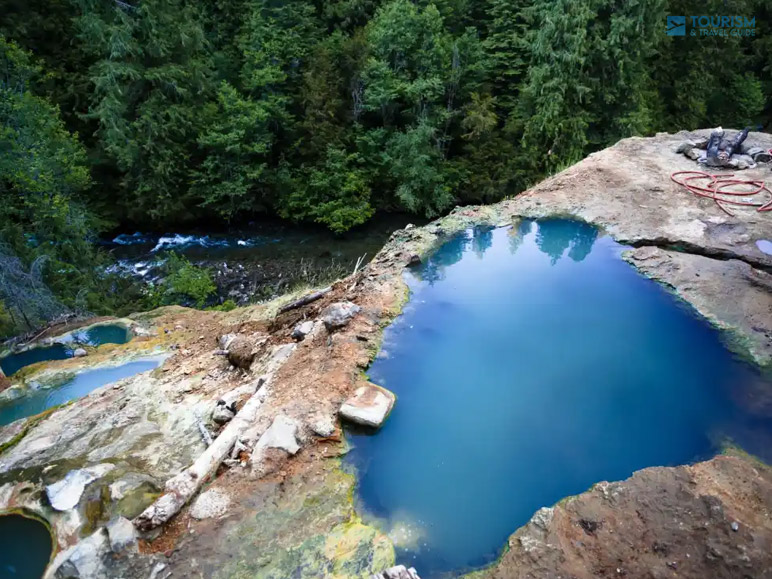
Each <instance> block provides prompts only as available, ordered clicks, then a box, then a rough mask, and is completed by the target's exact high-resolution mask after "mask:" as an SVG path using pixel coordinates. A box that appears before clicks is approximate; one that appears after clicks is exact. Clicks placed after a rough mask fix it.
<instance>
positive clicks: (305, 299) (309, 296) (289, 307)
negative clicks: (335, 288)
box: [279, 287, 332, 314]
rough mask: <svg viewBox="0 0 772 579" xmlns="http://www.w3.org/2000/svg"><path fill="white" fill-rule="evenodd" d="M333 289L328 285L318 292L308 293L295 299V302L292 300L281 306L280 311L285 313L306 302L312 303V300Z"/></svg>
mask: <svg viewBox="0 0 772 579" xmlns="http://www.w3.org/2000/svg"><path fill="white" fill-rule="evenodd" d="M331 291H332V287H326V288H324V289H321V290H319V291H318V292H313V293H310V294H307V295H304V296H303V297H302V298H300V299H299V300H295V301H294V302H290V303H288V304H286V305H284V306H282V307H280V308H279V313H280V314H283V313H284V312H288V311H290V310H294V309H297V308H301V307H303V306H305V305H306V304H310V303H311V302H315V301H316V300H318V299H319V298H321V297H324V296H325V295H326V294H328V293H330V292H331Z"/></svg>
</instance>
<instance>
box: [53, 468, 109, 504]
mask: <svg viewBox="0 0 772 579" xmlns="http://www.w3.org/2000/svg"><path fill="white" fill-rule="evenodd" d="M114 468H115V465H112V464H98V465H96V466H92V467H90V468H84V469H78V470H71V471H70V472H68V473H67V475H66V476H65V477H64V478H63V479H62V480H60V481H58V482H55V483H53V484H50V485H48V486H47V487H46V495H47V496H48V501H49V502H50V503H51V506H52V507H53V508H54V509H56V510H57V511H69V510H70V509H72V508H74V507H75V506H77V504H78V503H79V502H80V497H81V495H82V494H83V491H84V490H85V489H86V486H87V485H88V484H90V483H92V482H94V481H95V480H97V479H98V478H101V477H103V476H104V475H105V474H107V473H108V472H110V471H111V470H112V469H114Z"/></svg>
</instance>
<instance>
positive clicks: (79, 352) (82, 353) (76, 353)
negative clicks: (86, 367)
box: [72, 348, 88, 358]
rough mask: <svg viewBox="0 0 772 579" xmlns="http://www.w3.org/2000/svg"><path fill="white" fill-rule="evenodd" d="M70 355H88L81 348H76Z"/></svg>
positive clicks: (81, 356) (79, 356) (82, 356)
mask: <svg viewBox="0 0 772 579" xmlns="http://www.w3.org/2000/svg"><path fill="white" fill-rule="evenodd" d="M72 355H73V356H75V357H76V358H85V357H86V356H88V352H86V350H84V349H83V348H77V349H76V350H75V351H74V352H73V353H72Z"/></svg>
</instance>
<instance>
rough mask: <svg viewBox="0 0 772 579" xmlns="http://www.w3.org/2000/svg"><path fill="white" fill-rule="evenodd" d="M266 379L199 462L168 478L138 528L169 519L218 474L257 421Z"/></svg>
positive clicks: (198, 459)
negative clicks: (242, 436)
mask: <svg viewBox="0 0 772 579" xmlns="http://www.w3.org/2000/svg"><path fill="white" fill-rule="evenodd" d="M265 382H266V379H265V378H264V377H261V378H260V379H259V380H258V383H257V388H255V393H254V394H252V397H251V398H250V399H249V400H247V403H246V404H245V405H244V407H243V408H242V409H241V410H240V411H239V413H238V414H237V415H236V416H235V417H234V419H233V420H231V421H230V422H229V423H228V426H226V427H225V428H224V429H223V431H222V432H221V433H220V435H219V436H218V437H217V438H216V439H215V440H214V441H213V442H212V444H211V445H210V446H209V447H208V448H207V449H206V450H205V451H204V452H203V453H201V455H200V456H199V457H198V458H197V459H196V461H195V462H194V463H193V464H192V465H191V466H190V467H188V468H187V469H185V470H184V471H182V472H181V473H179V474H178V475H176V476H174V477H172V478H170V479H169V480H168V481H166V486H165V491H166V492H165V493H164V494H163V495H162V496H161V497H160V498H159V499H158V500H156V502H154V503H153V504H152V505H150V506H149V507H148V508H146V509H145V510H144V511H143V512H142V513H141V514H140V515H139V516H138V517H137V518H136V519H134V525H135V526H136V527H137V528H138V529H140V530H142V531H149V530H151V529H154V528H156V527H158V526H160V525H163V524H164V523H166V522H167V521H169V520H170V519H171V518H172V517H174V515H176V514H177V513H179V512H180V510H181V509H182V507H184V506H185V504H186V503H187V502H188V501H189V500H190V499H191V498H192V497H193V495H195V494H196V493H197V492H198V490H199V489H200V488H201V486H202V485H203V484H204V483H205V482H206V481H207V480H208V479H209V478H210V477H211V476H212V475H214V473H215V472H216V471H217V468H218V467H219V466H220V463H222V461H223V460H224V459H225V458H226V457H227V456H228V454H229V453H230V451H231V449H232V448H233V445H234V444H235V443H236V441H237V440H238V439H239V437H240V436H241V435H242V433H243V432H244V431H245V430H246V429H247V428H248V427H249V426H251V425H252V423H253V422H254V421H255V418H256V416H257V411H258V409H259V408H260V405H261V404H262V402H261V397H260V396H259V395H258V394H259V392H260V389H261V388H262V387H263V385H264V384H265Z"/></svg>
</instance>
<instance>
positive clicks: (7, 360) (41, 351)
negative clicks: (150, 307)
mask: <svg viewBox="0 0 772 579" xmlns="http://www.w3.org/2000/svg"><path fill="white" fill-rule="evenodd" d="M130 339H131V332H130V331H129V330H128V329H127V328H126V327H125V326H122V325H119V324H105V325H101V326H94V327H93V328H89V329H87V330H82V331H78V330H75V331H74V332H72V333H71V334H70V335H69V336H68V338H67V340H66V343H64V344H54V345H53V346H47V347H38V348H32V349H31V350H27V351H25V352H19V353H18V354H11V355H9V356H5V357H3V358H0V368H2V369H3V372H5V375H6V376H11V375H12V374H15V373H16V372H18V371H19V370H21V369H22V368H24V367H25V366H30V365H32V364H37V363H38V362H47V361H49V360H64V359H65V358H71V357H72V353H73V351H74V350H75V349H76V348H78V347H79V346H101V345H102V344H125V343H126V342H128V341H129V340H130Z"/></svg>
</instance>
